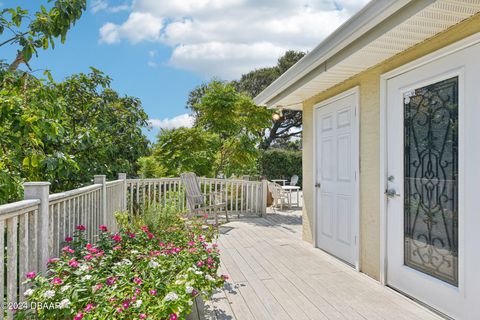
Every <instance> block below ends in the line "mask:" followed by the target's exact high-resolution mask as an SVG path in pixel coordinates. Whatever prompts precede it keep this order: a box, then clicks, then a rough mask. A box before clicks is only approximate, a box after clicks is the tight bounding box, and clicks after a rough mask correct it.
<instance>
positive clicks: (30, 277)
mask: <svg viewBox="0 0 480 320" xmlns="http://www.w3.org/2000/svg"><path fill="white" fill-rule="evenodd" d="M36 276H37V274H36V273H35V272H33V271H32V272H29V273H27V278H28V279H34V278H35V277H36Z"/></svg>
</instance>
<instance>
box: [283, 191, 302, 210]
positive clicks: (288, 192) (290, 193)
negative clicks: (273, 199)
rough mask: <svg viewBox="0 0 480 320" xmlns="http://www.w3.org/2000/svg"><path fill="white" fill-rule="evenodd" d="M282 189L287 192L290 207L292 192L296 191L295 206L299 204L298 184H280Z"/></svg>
mask: <svg viewBox="0 0 480 320" xmlns="http://www.w3.org/2000/svg"><path fill="white" fill-rule="evenodd" d="M282 189H283V190H284V191H285V192H286V193H287V194H288V206H289V208H291V207H292V193H293V192H295V191H296V192H297V202H296V203H295V204H296V206H297V207H299V206H300V187H299V186H282Z"/></svg>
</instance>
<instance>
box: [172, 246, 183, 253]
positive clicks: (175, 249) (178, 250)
mask: <svg viewBox="0 0 480 320" xmlns="http://www.w3.org/2000/svg"><path fill="white" fill-rule="evenodd" d="M173 251H174V252H175V253H179V252H180V251H182V249H181V248H178V247H177V248H174V249H173Z"/></svg>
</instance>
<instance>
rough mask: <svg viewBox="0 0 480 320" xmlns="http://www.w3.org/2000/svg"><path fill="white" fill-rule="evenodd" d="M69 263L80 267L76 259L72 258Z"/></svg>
mask: <svg viewBox="0 0 480 320" xmlns="http://www.w3.org/2000/svg"><path fill="white" fill-rule="evenodd" d="M68 265H69V266H70V267H72V268H76V267H78V261H77V260H75V259H71V260H70V261H68Z"/></svg>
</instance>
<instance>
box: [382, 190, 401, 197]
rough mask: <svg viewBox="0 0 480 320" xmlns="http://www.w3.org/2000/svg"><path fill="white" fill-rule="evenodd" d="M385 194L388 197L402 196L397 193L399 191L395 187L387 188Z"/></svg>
mask: <svg viewBox="0 0 480 320" xmlns="http://www.w3.org/2000/svg"><path fill="white" fill-rule="evenodd" d="M385 195H386V196H387V197H388V198H395V197H400V194H399V193H397V191H395V189H393V188H390V189H387V190H385Z"/></svg>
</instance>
